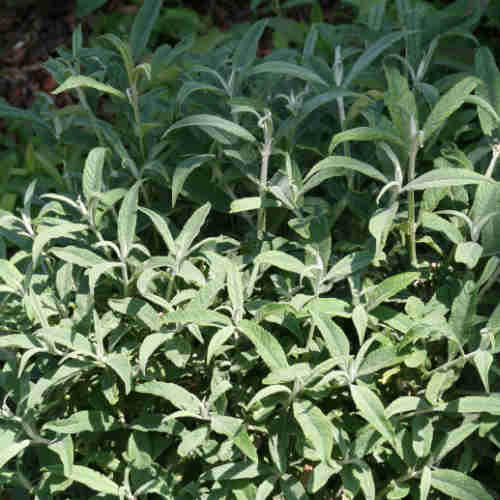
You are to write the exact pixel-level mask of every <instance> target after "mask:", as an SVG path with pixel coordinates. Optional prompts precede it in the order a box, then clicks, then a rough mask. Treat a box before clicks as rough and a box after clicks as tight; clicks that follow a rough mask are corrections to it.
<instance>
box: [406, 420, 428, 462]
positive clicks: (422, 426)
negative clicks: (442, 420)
mask: <svg viewBox="0 0 500 500" xmlns="http://www.w3.org/2000/svg"><path fill="white" fill-rule="evenodd" d="M411 432H412V438H413V439H412V445H413V451H414V452H415V455H417V457H419V458H424V457H426V456H427V455H428V454H429V453H430V451H431V446H432V439H433V437H434V425H433V423H432V417H430V416H429V415H416V416H415V417H413V419H412V421H411Z"/></svg>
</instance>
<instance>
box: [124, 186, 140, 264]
mask: <svg viewBox="0 0 500 500" xmlns="http://www.w3.org/2000/svg"><path fill="white" fill-rule="evenodd" d="M140 186H141V181H137V182H136V183H135V184H134V185H133V186H132V187H131V188H130V189H129V190H128V192H127V194H126V195H125V198H123V201H122V204H121V206H120V211H119V212H118V242H119V243H120V250H121V255H122V258H123V259H125V258H126V257H127V256H128V254H129V252H130V250H131V248H132V243H133V242H134V239H135V229H136V225H137V201H138V196H139V188H140Z"/></svg>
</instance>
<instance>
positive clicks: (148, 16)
mask: <svg viewBox="0 0 500 500" xmlns="http://www.w3.org/2000/svg"><path fill="white" fill-rule="evenodd" d="M162 3H163V0H144V3H143V4H142V7H141V8H140V9H139V12H138V14H137V15H136V17H135V20H134V24H133V25H132V31H131V33H130V46H131V48H132V55H133V58H134V61H137V60H138V59H139V58H140V57H141V56H142V54H143V53H144V51H145V50H146V45H147V44H148V40H149V37H150V35H151V31H152V30H153V26H154V23H155V22H156V20H157V19H158V15H159V14H160V9H161V6H162Z"/></svg>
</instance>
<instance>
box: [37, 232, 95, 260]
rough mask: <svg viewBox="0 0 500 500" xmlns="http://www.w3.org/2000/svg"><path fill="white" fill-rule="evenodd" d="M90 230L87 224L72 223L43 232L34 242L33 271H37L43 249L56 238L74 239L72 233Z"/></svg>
mask: <svg viewBox="0 0 500 500" xmlns="http://www.w3.org/2000/svg"><path fill="white" fill-rule="evenodd" d="M85 229H88V226H87V225H86V224H73V223H72V222H63V223H62V224H59V225H57V226H55V227H50V228H48V229H43V230H41V231H40V232H39V233H38V234H37V235H36V237H35V240H34V241H33V250H32V252H33V253H32V262H33V269H36V265H37V263H38V259H39V257H40V254H41V253H42V251H43V247H44V246H45V245H46V244H47V243H48V242H49V241H50V240H53V239H56V238H64V237H66V238H72V237H73V235H72V234H71V233H76V232H80V231H85Z"/></svg>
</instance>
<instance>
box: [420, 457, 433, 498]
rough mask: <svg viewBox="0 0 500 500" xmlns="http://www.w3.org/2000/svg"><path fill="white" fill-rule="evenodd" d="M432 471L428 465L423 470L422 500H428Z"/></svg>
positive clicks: (421, 479)
mask: <svg viewBox="0 0 500 500" xmlns="http://www.w3.org/2000/svg"><path fill="white" fill-rule="evenodd" d="M431 479H432V470H431V469H430V467H428V466H427V465H426V466H425V467H424V468H423V470H422V476H421V477H420V500H427V497H428V496H429V491H430V489H431Z"/></svg>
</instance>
